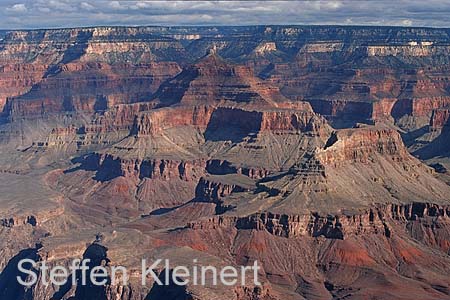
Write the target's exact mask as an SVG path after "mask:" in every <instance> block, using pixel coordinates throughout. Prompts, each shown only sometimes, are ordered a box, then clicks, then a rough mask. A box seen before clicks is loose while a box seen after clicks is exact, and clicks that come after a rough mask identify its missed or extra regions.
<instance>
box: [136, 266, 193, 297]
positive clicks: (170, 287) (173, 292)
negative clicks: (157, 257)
mask: <svg viewBox="0 0 450 300" xmlns="http://www.w3.org/2000/svg"><path fill="white" fill-rule="evenodd" d="M165 272H166V271H165V270H164V271H163V272H161V274H160V275H159V276H158V278H159V279H160V281H161V282H162V283H163V285H158V284H157V283H156V282H155V283H154V284H153V287H152V289H151V290H150V292H149V293H148V294H147V296H146V297H145V298H144V300H193V299H194V298H193V297H192V296H191V295H190V294H189V292H188V291H187V289H186V286H180V285H177V284H176V283H175V282H174V281H173V276H172V275H173V271H172V270H170V271H169V279H170V280H169V282H167V285H165V283H166V282H165V278H166V273H165ZM178 281H182V280H181V279H178Z"/></svg>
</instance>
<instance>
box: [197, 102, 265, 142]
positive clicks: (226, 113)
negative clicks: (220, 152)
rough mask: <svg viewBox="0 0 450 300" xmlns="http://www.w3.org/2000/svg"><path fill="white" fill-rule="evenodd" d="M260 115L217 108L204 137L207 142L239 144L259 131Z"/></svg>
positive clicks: (259, 113)
mask: <svg viewBox="0 0 450 300" xmlns="http://www.w3.org/2000/svg"><path fill="white" fill-rule="evenodd" d="M262 117H263V116H262V113H261V112H256V111H245V110H241V109H233V108H225V107H222V108H218V109H216V110H215V111H214V112H213V114H212V115H211V119H210V121H209V123H208V126H207V128H206V130H205V133H204V136H205V139H206V140H208V141H231V142H233V143H238V142H241V141H242V140H243V139H244V138H245V137H250V136H252V135H254V134H257V133H258V132H259V131H260V130H261V123H262Z"/></svg>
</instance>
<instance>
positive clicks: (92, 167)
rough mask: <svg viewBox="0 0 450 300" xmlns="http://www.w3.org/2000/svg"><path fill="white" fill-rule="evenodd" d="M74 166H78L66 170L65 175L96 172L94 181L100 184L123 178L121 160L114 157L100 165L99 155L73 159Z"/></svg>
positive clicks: (107, 158)
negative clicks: (78, 172) (81, 171)
mask: <svg viewBox="0 0 450 300" xmlns="http://www.w3.org/2000/svg"><path fill="white" fill-rule="evenodd" d="M71 162H72V163H73V164H78V166H76V167H73V168H71V169H68V170H65V171H64V174H68V173H73V172H77V171H80V170H83V171H91V172H92V171H94V172H96V173H95V175H94V177H93V178H94V179H95V180H97V181H100V182H105V181H110V180H112V179H114V178H117V177H120V176H122V169H121V164H120V159H118V158H117V159H116V158H114V157H112V156H108V157H106V158H105V159H104V160H103V162H102V164H101V165H100V164H99V162H100V157H99V154H97V153H92V154H88V155H85V156H80V157H77V158H74V159H72V161H71Z"/></svg>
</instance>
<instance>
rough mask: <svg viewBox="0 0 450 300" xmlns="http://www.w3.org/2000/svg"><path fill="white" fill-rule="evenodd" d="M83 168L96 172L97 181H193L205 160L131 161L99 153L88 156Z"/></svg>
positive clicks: (202, 167) (203, 166)
mask: <svg viewBox="0 0 450 300" xmlns="http://www.w3.org/2000/svg"><path fill="white" fill-rule="evenodd" d="M82 168H84V169H87V170H95V171H96V173H97V174H96V179H97V180H100V181H106V180H111V179H112V178H115V177H119V176H123V177H131V178H140V179H143V178H150V179H163V180H171V179H174V178H179V179H182V180H185V181H190V180H193V178H192V173H196V172H197V171H198V170H203V169H204V168H205V162H204V161H203V160H198V161H175V160H167V159H129V158H121V157H115V156H113V155H111V154H100V153H97V154H93V155H91V156H88V157H87V158H86V159H85V161H84V162H83V164H82Z"/></svg>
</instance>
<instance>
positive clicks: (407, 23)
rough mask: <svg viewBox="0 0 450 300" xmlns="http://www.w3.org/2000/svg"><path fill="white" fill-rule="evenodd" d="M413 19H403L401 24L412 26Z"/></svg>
mask: <svg viewBox="0 0 450 300" xmlns="http://www.w3.org/2000/svg"><path fill="white" fill-rule="evenodd" d="M412 24H413V21H412V20H403V21H402V25H403V26H412Z"/></svg>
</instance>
